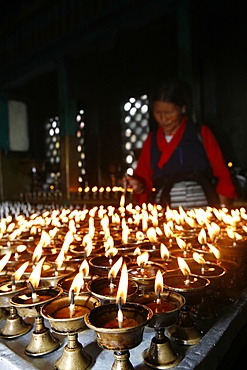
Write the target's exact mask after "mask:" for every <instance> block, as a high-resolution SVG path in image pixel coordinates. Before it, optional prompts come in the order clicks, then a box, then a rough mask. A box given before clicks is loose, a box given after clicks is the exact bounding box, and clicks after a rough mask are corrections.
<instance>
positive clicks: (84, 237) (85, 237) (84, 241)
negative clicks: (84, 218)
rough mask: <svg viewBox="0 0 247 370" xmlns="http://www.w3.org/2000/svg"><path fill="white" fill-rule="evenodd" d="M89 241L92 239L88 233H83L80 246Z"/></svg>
mask: <svg viewBox="0 0 247 370" xmlns="http://www.w3.org/2000/svg"><path fill="white" fill-rule="evenodd" d="M91 241H92V238H91V236H90V235H89V234H86V235H84V236H83V239H82V246H83V247H85V246H86V245H87V244H88V243H90V242H91Z"/></svg>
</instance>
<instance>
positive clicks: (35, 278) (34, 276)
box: [28, 257, 46, 289]
mask: <svg viewBox="0 0 247 370" xmlns="http://www.w3.org/2000/svg"><path fill="white" fill-rule="evenodd" d="M45 258H46V257H43V258H42V259H41V260H40V261H39V262H38V263H37V265H36V266H35V267H34V269H33V271H32V273H31V275H30V276H29V279H28V280H29V281H30V283H31V284H32V285H33V287H34V289H36V288H37V287H38V286H39V282H40V276H41V270H42V267H43V263H44V261H45Z"/></svg>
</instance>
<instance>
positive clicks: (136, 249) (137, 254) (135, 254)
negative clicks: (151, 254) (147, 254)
mask: <svg viewBox="0 0 247 370" xmlns="http://www.w3.org/2000/svg"><path fill="white" fill-rule="evenodd" d="M141 253H142V252H141V249H140V247H136V248H135V250H134V256H140V255H141Z"/></svg>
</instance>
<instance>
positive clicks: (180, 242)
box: [176, 236, 186, 250]
mask: <svg viewBox="0 0 247 370" xmlns="http://www.w3.org/2000/svg"><path fill="white" fill-rule="evenodd" d="M176 242H177V244H178V246H179V248H181V249H182V250H185V249H186V243H185V241H184V240H183V239H181V238H179V237H178V236H177V237H176Z"/></svg>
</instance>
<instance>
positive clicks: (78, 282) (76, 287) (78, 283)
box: [69, 271, 84, 297]
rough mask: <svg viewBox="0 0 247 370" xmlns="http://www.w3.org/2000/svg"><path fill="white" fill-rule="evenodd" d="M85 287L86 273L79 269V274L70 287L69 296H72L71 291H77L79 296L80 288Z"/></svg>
mask: <svg viewBox="0 0 247 370" xmlns="http://www.w3.org/2000/svg"><path fill="white" fill-rule="evenodd" d="M83 288H84V274H83V272H82V271H79V272H78V274H76V276H75V277H74V279H73V281H72V284H71V287H70V289H69V297H71V292H72V291H73V292H75V294H76V295H77V296H78V295H79V293H80V290H81V289H83Z"/></svg>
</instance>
